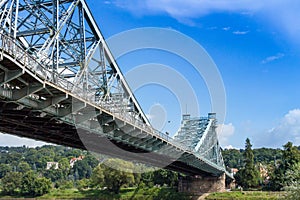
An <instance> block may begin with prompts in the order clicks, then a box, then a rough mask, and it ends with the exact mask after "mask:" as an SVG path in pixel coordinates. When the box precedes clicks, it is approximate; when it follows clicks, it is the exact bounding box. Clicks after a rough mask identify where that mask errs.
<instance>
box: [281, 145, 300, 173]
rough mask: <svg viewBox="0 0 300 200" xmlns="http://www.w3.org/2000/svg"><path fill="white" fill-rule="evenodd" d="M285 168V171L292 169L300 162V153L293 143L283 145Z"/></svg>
mask: <svg viewBox="0 0 300 200" xmlns="http://www.w3.org/2000/svg"><path fill="white" fill-rule="evenodd" d="M282 156H283V165H284V166H283V167H284V169H285V170H289V169H292V168H293V167H294V165H295V164H297V163H298V162H300V151H299V150H298V149H297V147H295V146H293V143H292V142H288V143H286V144H285V145H283V155H282Z"/></svg>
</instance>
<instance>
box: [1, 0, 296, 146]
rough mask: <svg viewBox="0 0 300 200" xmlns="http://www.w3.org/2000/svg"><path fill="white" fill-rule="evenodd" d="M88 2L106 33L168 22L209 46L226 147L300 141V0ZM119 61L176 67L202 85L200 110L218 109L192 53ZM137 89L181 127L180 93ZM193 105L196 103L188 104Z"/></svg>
mask: <svg viewBox="0 0 300 200" xmlns="http://www.w3.org/2000/svg"><path fill="white" fill-rule="evenodd" d="M87 3H88V5H89V6H90V9H91V11H92V13H93V15H94V18H95V20H96V21H97V23H98V25H99V27H100V29H101V31H102V33H103V35H104V36H105V38H110V37H111V36H113V35H115V34H118V33H120V32H123V31H126V30H130V29H135V28H144V27H160V28H167V29H172V30H176V31H179V32H181V33H182V34H184V35H186V36H187V37H190V38H192V39H193V40H195V41H196V42H197V43H199V44H200V45H202V47H203V48H204V49H205V50H206V51H207V53H208V54H209V55H210V56H211V58H212V59H213V60H214V62H215V64H216V65H217V67H218V70H219V71H220V74H221V77H222V79H223V83H224V86H225V90H226V97H227V99H226V110H227V112H226V118H225V121H224V124H220V127H223V131H222V132H221V133H220V135H219V137H220V142H221V145H222V146H223V147H231V146H232V147H236V148H243V147H244V143H245V139H246V138H247V137H249V138H250V140H251V142H252V144H253V146H254V147H262V146H265V147H279V148H280V147H281V146H282V145H283V144H285V143H286V142H287V141H292V142H293V143H294V144H295V145H300V105H299V104H300V90H299V83H298V81H299V80H300V47H299V45H300V37H299V35H300V20H297V19H300V13H299V12H298V11H299V9H300V2H298V1H293V0H277V1H273V0H264V1H258V0H237V1H230V0H219V1H210V0H185V1H180V0H173V1H170V0H144V1H139V0H132V1H125V0H124V1H122V0H114V1H92V0H87ZM118 63H119V65H120V68H121V70H122V71H123V73H124V74H125V76H126V73H130V70H133V69H135V68H136V67H137V66H141V65H144V64H149V63H159V64H162V65H165V66H167V67H169V68H173V69H175V70H176V71H178V73H180V74H182V76H183V77H184V78H185V79H186V80H187V81H188V82H189V84H191V85H192V87H193V88H194V89H195V91H196V97H197V98H198V100H199V107H200V108H199V109H200V114H201V115H206V113H207V112H210V107H211V105H210V101H209V100H210V99H209V93H208V91H207V88H206V86H205V83H204V81H203V79H202V78H201V77H200V76H197V75H195V73H193V69H192V67H191V66H189V63H187V62H185V61H184V60H182V59H180V58H177V57H176V56H174V55H171V54H168V53H167V52H162V51H157V50H151V49H150V50H143V51H137V52H132V53H129V54H127V55H124V56H122V57H120V58H119V59H118ZM182 66H185V67H184V68H182ZM146 75H147V74H145V76H146ZM148 75H149V74H148ZM160 75H161V74H160ZM149 76H150V75H149ZM157 76H159V72H157ZM135 94H136V97H137V99H138V101H139V102H140V104H141V106H142V108H143V110H144V111H145V113H146V114H147V115H148V116H150V117H151V118H152V119H151V120H152V122H153V123H154V125H155V126H156V128H158V129H160V130H162V131H168V132H171V134H173V133H174V132H176V130H177V129H178V127H179V124H180V115H181V114H182V110H184V108H182V109H180V108H178V106H179V105H178V100H177V99H176V95H175V96H174V94H172V92H171V91H170V90H169V89H168V88H164V87H161V86H160V85H155V84H152V85H151V84H149V85H146V86H144V87H141V88H139V89H137V90H136V91H135ZM192 110H194V108H191V107H189V105H188V106H187V111H188V112H192ZM162 118H163V119H164V120H165V122H164V123H162V122H161V119H162ZM7 143H9V144H10V145H14V144H15V145H17V144H18V145H21V144H22V143H24V144H26V145H30V144H33V143H32V142H27V140H26V141H25V140H23V139H22V140H18V141H16V139H15V138H11V137H8V136H3V135H0V145H4V144H7ZM34 144H35V143H34Z"/></svg>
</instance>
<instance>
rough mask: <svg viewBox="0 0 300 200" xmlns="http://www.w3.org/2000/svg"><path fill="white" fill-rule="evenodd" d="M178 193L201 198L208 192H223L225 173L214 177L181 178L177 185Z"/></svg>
mask: <svg viewBox="0 0 300 200" xmlns="http://www.w3.org/2000/svg"><path fill="white" fill-rule="evenodd" d="M178 191H179V192H185V193H188V194H190V195H193V196H201V195H203V194H205V193H210V192H223V191H225V173H224V174H222V175H221V176H219V177H216V176H186V177H181V179H180V180H179V183H178Z"/></svg>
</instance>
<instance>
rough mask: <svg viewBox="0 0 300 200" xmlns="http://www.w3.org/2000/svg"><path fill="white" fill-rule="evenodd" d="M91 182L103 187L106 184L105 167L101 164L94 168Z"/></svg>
mask: <svg viewBox="0 0 300 200" xmlns="http://www.w3.org/2000/svg"><path fill="white" fill-rule="evenodd" d="M91 184H92V185H93V186H98V187H103V185H104V173H103V168H102V167H101V166H100V165H98V166H97V167H95V168H94V170H93V173H92V177H91Z"/></svg>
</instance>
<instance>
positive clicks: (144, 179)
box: [0, 145, 180, 196]
mask: <svg viewBox="0 0 300 200" xmlns="http://www.w3.org/2000/svg"><path fill="white" fill-rule="evenodd" d="M79 157H81V158H83V159H78V160H77V161H76V162H75V163H74V165H73V166H72V165H71V164H70V161H71V160H72V159H73V160H74V158H79ZM49 162H52V163H56V162H57V163H58V166H57V167H56V165H55V164H54V165H52V166H50V168H49V166H48V169H47V163H49ZM111 166H117V167H118V168H111ZM120 169H127V171H123V170H120ZM141 170H144V171H148V172H145V173H142V174H140V173H135V172H136V171H141ZM179 176H180V175H179V174H178V173H176V172H173V171H169V170H164V169H155V168H153V167H150V166H146V165H143V164H138V163H132V162H128V161H124V160H120V159H113V158H108V157H105V156H103V155H97V156H95V155H94V154H91V153H89V152H87V151H82V150H79V149H73V148H68V147H63V146H52V145H45V146H42V147H36V148H28V147H25V146H23V147H0V190H1V192H2V194H7V195H13V196H14V195H22V196H40V195H43V194H46V193H48V192H49V191H51V189H55V188H56V189H71V188H77V189H79V190H88V189H106V190H108V191H110V192H113V193H118V192H119V191H120V188H121V187H153V186H154V185H160V186H163V185H165V186H169V187H173V186H176V185H177V181H178V178H179Z"/></svg>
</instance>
